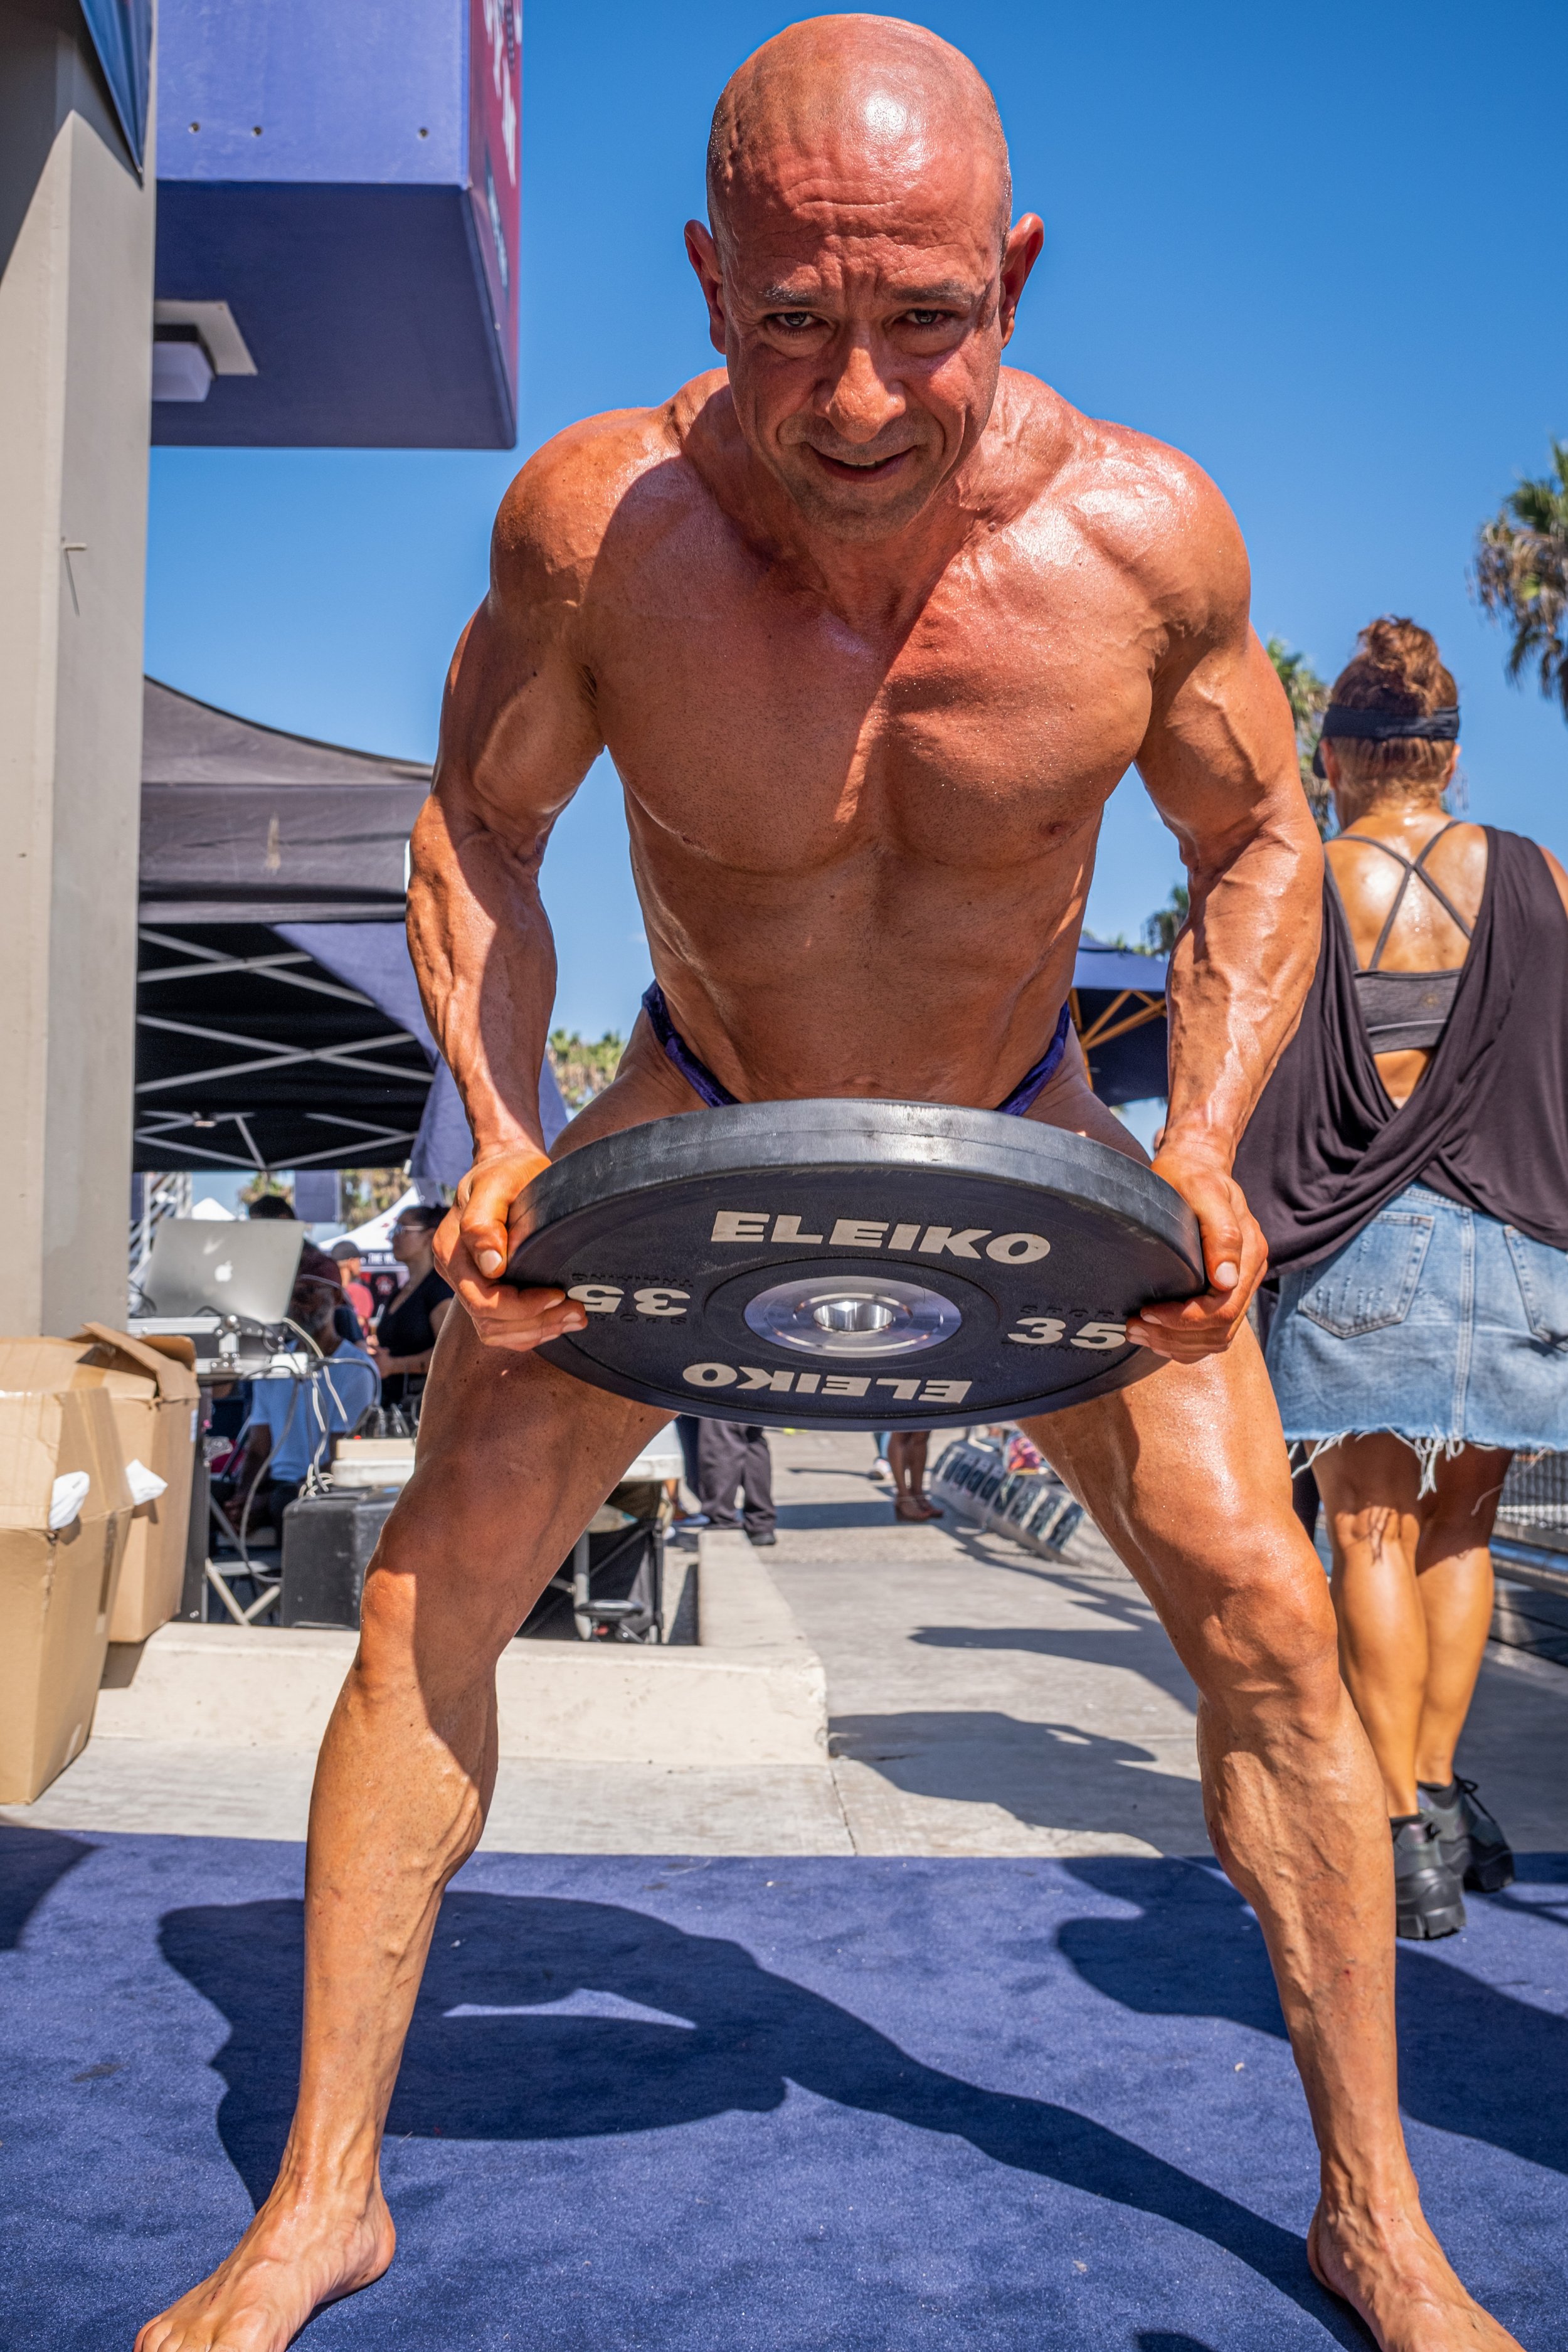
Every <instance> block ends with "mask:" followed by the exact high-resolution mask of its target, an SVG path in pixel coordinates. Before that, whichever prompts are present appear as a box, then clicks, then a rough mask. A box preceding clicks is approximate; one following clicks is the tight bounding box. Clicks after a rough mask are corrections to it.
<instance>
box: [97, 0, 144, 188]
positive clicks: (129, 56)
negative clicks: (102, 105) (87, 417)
mask: <svg viewBox="0 0 1568 2352" xmlns="http://www.w3.org/2000/svg"><path fill="white" fill-rule="evenodd" d="M81 13H82V15H83V16H85V17H86V18H87V28H88V31H89V33H90V34H91V35H92V45H93V47H94V48H95V49H96V50H97V51H98V61H99V64H100V66H101V67H102V68H103V75H104V79H105V80H106V81H107V82H108V84H109V93H110V97H111V98H112V99H113V100H114V110H115V112H116V114H118V116H119V117H120V127H121V131H123V132H124V133H125V143H126V145H127V146H128V147H129V148H130V150H131V153H132V158H133V160H134V162H135V164H136V169H137V171H138V172H140V171H141V169H142V158H143V150H144V149H145V147H146V144H147V95H148V89H149V87H150V84H151V81H152V71H153V0H81Z"/></svg>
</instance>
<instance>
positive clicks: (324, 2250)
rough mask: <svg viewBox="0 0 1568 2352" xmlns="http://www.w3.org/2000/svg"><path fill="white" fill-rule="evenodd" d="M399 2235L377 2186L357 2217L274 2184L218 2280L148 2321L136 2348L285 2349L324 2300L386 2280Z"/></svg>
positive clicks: (147, 2351) (160, 2351)
mask: <svg viewBox="0 0 1568 2352" xmlns="http://www.w3.org/2000/svg"><path fill="white" fill-rule="evenodd" d="M395 2242H396V2233H395V2231H394V2229H393V2226H392V2216H391V2214H390V2213H389V2212H388V2211H387V2210H386V2203H385V2200H384V2198H383V2196H382V2193H381V2190H380V2189H379V2188H378V2189H376V2191H375V2193H374V2198H373V2199H372V2200H371V2203H370V2205H369V2207H368V2209H367V2210H364V2211H363V2212H358V2213H353V2214H349V2215H344V2214H343V2213H342V2212H341V2211H338V2212H332V2213H329V2212H328V2211H327V2210H325V2209H324V2208H323V2207H321V2206H320V2205H314V2204H312V2205H307V2204H306V2203H305V2202H304V2201H303V2200H301V2199H300V2198H298V2197H297V2196H295V2197H290V2198H288V2199H285V2198H284V2197H283V2196H282V2195H281V2194H280V2192H279V2189H274V2190H273V2192H272V2194H271V2196H270V2197H269V2198H268V2200H267V2202H266V2204H265V2205H264V2206H263V2207H262V2209H261V2210H260V2212H259V2213H258V2215H257V2217H256V2219H255V2221H253V2222H252V2223H251V2225H250V2227H249V2229H248V2230H247V2231H246V2233H245V2235H244V2237H243V2238H241V2240H240V2242H239V2243H238V2245H237V2246H236V2248H235V2250H234V2252H233V2253H232V2254H230V2255H229V2256H228V2258H227V2260H226V2262H221V2263H219V2264H218V2266H217V2268H216V2271H214V2273H213V2274H212V2276H211V2278H207V2279H204V2280H203V2281H202V2283H201V2284H200V2286H194V2287H192V2289H191V2291H190V2293H189V2294H183V2295H182V2296H181V2297H180V2300H179V2301H178V2303H175V2304H171V2305H170V2306H169V2308H168V2310H167V2311H163V2312H160V2313H159V2315H158V2316H157V2318H156V2319H150V2320H149V2321H148V2322H147V2325H146V2326H145V2327H143V2328H142V2332H141V2334H140V2335H139V2336H137V2338H136V2352H285V2347H286V2346H288V2345H289V2344H291V2343H292V2342H293V2340H294V2337H295V2336H297V2335H298V2334H299V2332H300V2328H301V2327H303V2326H304V2325H305V2322H306V2321H307V2320H308V2319H309V2318H310V2314H311V2313H312V2312H313V2311H317V2310H319V2309H320V2308H321V2305H322V2304H324V2303H336V2302H338V2301H339V2300H340V2299H341V2298H342V2296H343V2295H345V2294H354V2293H355V2292H356V2291H357V2290H358V2289H359V2288H360V2287H362V2286H369V2285H370V2284H371V2283H372V2281H373V2280H375V2279H378V2278H379V2277H380V2276H381V2274H382V2273H383V2271H384V2270H385V2268H386V2266H387V2264H388V2263H390V2262H391V2260H392V2253H393V2248H394V2246H395Z"/></svg>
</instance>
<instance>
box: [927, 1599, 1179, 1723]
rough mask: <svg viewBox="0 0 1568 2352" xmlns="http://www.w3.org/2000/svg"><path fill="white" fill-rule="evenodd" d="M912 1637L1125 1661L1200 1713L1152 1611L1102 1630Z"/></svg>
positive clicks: (1105, 1662) (1000, 1629)
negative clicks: (1113, 1627)
mask: <svg viewBox="0 0 1568 2352" xmlns="http://www.w3.org/2000/svg"><path fill="white" fill-rule="evenodd" d="M1073 1597H1074V1599H1075V1600H1076V1599H1077V1597H1078V1596H1077V1595H1076V1594H1075V1595H1074V1596H1073ZM1113 1613H1115V1612H1112V1611H1110V1610H1109V1609H1108V1610H1107V1611H1106V1612H1105V1614H1106V1615H1107V1616H1110V1615H1112V1614H1113ZM910 1638H911V1639H912V1640H913V1641H914V1642H915V1643H917V1644H919V1645H920V1646H921V1648H923V1649H928V1650H1023V1651H1032V1652H1033V1653H1034V1654H1035V1655H1036V1656H1037V1657H1040V1658H1075V1659H1077V1660H1078V1661H1079V1664H1082V1665H1086V1666H1120V1667H1121V1668H1122V1670H1123V1671H1124V1672H1126V1673H1128V1674H1134V1675H1142V1677H1143V1679H1144V1681H1145V1682H1151V1683H1152V1684H1153V1685H1155V1687H1156V1689H1158V1690H1163V1692H1164V1693H1165V1696H1167V1698H1173V1699H1174V1700H1175V1701H1176V1702H1177V1704H1178V1706H1184V1707H1185V1708H1186V1710H1187V1712H1188V1714H1189V1715H1193V1716H1195V1715H1196V1714H1197V1707H1198V1695H1197V1691H1196V1688H1195V1687H1194V1683H1193V1678H1192V1676H1191V1675H1189V1674H1188V1672H1187V1670H1186V1668H1185V1667H1184V1665H1183V1664H1182V1662H1181V1660H1180V1658H1178V1657H1177V1655H1176V1654H1175V1652H1174V1650H1173V1649H1172V1647H1171V1644H1170V1643H1169V1641H1168V1640H1167V1639H1166V1636H1165V1633H1164V1632H1163V1628H1162V1627H1161V1625H1160V1622H1159V1620H1158V1619H1157V1618H1156V1617H1155V1616H1154V1614H1153V1612H1152V1611H1146V1612H1144V1613H1143V1614H1142V1616H1138V1615H1134V1614H1132V1613H1131V1612H1129V1613H1128V1614H1127V1616H1126V1617H1125V1618H1124V1619H1123V1620H1122V1621H1121V1623H1120V1624H1119V1625H1118V1626H1117V1627H1116V1628H1115V1629H1114V1630H1113V1629H1112V1628H1111V1627H1110V1626H1107V1627H1106V1629H1105V1630H1104V1631H1103V1632H1101V1631H1100V1629H1099V1628H1098V1627H1096V1626H1093V1625H1082V1626H1068V1625H922V1626H921V1629H920V1631H919V1633H915V1634H913V1635H912V1636H911V1637H910Z"/></svg>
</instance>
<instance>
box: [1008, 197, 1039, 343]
mask: <svg viewBox="0 0 1568 2352" xmlns="http://www.w3.org/2000/svg"><path fill="white" fill-rule="evenodd" d="M1045 242H1046V225H1045V222H1044V221H1043V220H1042V219H1041V218H1040V216H1039V215H1038V213H1021V214H1020V215H1019V216H1018V218H1017V220H1016V222H1015V223H1014V225H1013V226H1012V227H1011V228H1010V229H1009V230H1008V232H1007V242H1006V244H1005V246H1004V247H1003V248H1002V303H1001V326H1002V341H1004V342H1005V343H1010V342H1011V341H1012V340H1013V321H1014V320H1015V318H1016V315H1017V310H1018V297H1019V296H1020V295H1021V294H1022V292H1023V290H1024V287H1025V284H1026V281H1027V278H1028V275H1029V272H1030V270H1031V269H1033V268H1034V266H1035V264H1036V262H1037V261H1038V259H1039V257H1040V253H1041V249H1042V247H1044V245H1045Z"/></svg>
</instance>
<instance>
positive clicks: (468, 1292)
mask: <svg viewBox="0 0 1568 2352" xmlns="http://www.w3.org/2000/svg"><path fill="white" fill-rule="evenodd" d="M457 1292H458V1298H459V1299H460V1300H461V1302H462V1304H463V1306H464V1307H466V1308H467V1310H468V1317H469V1319H470V1320H471V1322H472V1324H473V1327H474V1328H475V1330H476V1331H477V1332H478V1333H479V1338H480V1339H482V1340H483V1341H484V1343H485V1345H486V1346H487V1347H488V1348H517V1349H529V1348H540V1347H542V1346H543V1345H544V1343H545V1341H546V1340H548V1339H561V1338H562V1337H563V1335H564V1334H565V1333H566V1332H568V1331H581V1330H583V1329H584V1328H585V1326H586V1324H587V1320H588V1318H587V1315H586V1314H585V1312H584V1309H583V1308H582V1307H580V1306H579V1305H578V1303H577V1301H576V1300H575V1299H574V1298H568V1297H567V1296H566V1294H565V1292H564V1291H563V1290H510V1289H503V1288H501V1287H500V1286H498V1285H496V1284H495V1283H491V1282H477V1281H476V1280H475V1279H474V1277H473V1276H472V1275H464V1276H460V1278H459V1279H458V1284H457Z"/></svg>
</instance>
